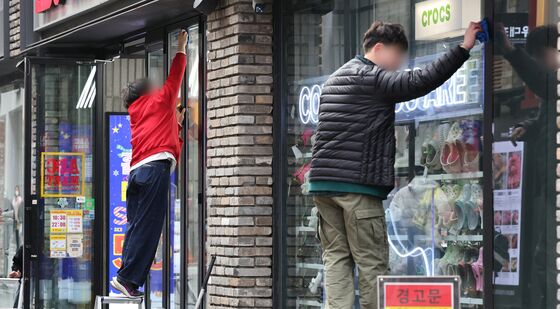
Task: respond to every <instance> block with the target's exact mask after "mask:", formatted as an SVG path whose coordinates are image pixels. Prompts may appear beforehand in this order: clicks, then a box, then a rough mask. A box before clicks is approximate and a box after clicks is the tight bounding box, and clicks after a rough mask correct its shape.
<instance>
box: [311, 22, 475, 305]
mask: <svg viewBox="0 0 560 309" xmlns="http://www.w3.org/2000/svg"><path fill="white" fill-rule="evenodd" d="M479 31H481V28H480V25H479V24H478V23H471V24H470V25H469V28H468V29H467V31H466V33H465V37H464V41H463V44H461V45H460V46H455V47H452V48H450V49H449V50H448V51H447V53H445V54H444V55H443V56H441V57H440V58H439V59H437V60H436V61H434V62H433V63H432V64H430V65H428V66H427V67H426V68H425V69H423V70H414V71H401V72H397V71H396V70H398V69H399V68H400V67H401V66H402V64H403V61H404V59H405V53H406V51H407V49H408V41H407V38H406V35H405V33H404V28H403V27H402V26H401V25H397V24H387V23H382V22H374V23H373V24H372V25H371V27H370V28H369V30H368V31H367V32H366V33H365V35H364V44H363V46H364V50H365V56H357V57H356V58H354V59H352V60H350V61H349V62H347V63H346V64H344V65H343V66H342V67H341V68H340V69H338V70H337V71H336V72H335V73H334V74H332V75H331V76H330V77H329V79H328V80H327V81H326V83H325V85H324V87H323V91H322V95H321V104H320V108H319V124H318V126H317V132H316V143H315V145H314V148H313V158H312V161H311V171H310V174H309V180H310V183H309V188H310V191H311V192H312V193H313V194H314V195H315V204H316V206H317V209H318V210H319V219H320V221H319V222H320V223H319V236H320V238H321V244H322V246H323V251H324V253H323V262H324V264H325V268H326V283H325V285H326V290H327V304H328V306H327V308H329V309H350V308H352V307H353V304H354V298H355V297H354V280H353V278H354V275H353V269H354V265H356V266H357V267H358V271H359V286H360V305H361V308H362V309H370V308H377V287H376V285H377V276H379V275H383V274H385V273H386V272H387V269H388V260H389V248H388V242H387V227H386V225H385V216H384V211H383V206H382V203H381V202H382V200H384V199H385V198H386V197H387V194H388V193H389V192H390V191H391V190H392V189H393V186H394V181H395V180H394V163H395V104H397V103H399V102H405V101H409V100H412V99H415V98H418V97H422V96H424V95H426V94H428V93H430V92H431V91H433V90H434V89H436V88H437V87H439V86H440V85H442V84H443V83H444V82H445V81H446V80H448V79H449V78H450V77H451V76H452V75H453V74H454V73H455V72H456V71H457V70H458V69H459V68H460V67H461V66H462V65H463V63H464V62H465V61H466V60H467V59H468V58H469V51H470V49H472V48H473V46H474V44H475V39H476V33H478V32H479ZM413 206H414V205H411V207H413Z"/></svg>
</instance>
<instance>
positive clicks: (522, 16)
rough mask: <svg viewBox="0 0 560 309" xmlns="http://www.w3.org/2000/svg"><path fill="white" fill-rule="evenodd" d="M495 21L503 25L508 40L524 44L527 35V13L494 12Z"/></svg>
mask: <svg viewBox="0 0 560 309" xmlns="http://www.w3.org/2000/svg"><path fill="white" fill-rule="evenodd" d="M495 23H498V24H501V25H502V26H503V27H504V30H505V32H506V35H507V37H508V39H509V41H510V42H511V43H513V44H525V43H526V42H527V36H528V35H529V14H528V13H505V14H496V17H495Z"/></svg>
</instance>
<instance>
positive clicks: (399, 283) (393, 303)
mask: <svg viewBox="0 0 560 309" xmlns="http://www.w3.org/2000/svg"><path fill="white" fill-rule="evenodd" d="M378 286H379V308H380V309H428V308H430V309H459V308H460V307H459V298H460V294H459V277H406V276H405V277H396V276H395V277H392V276H382V277H379V278H378Z"/></svg>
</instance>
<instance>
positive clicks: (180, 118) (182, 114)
mask: <svg viewBox="0 0 560 309" xmlns="http://www.w3.org/2000/svg"><path fill="white" fill-rule="evenodd" d="M186 111H187V109H186V108H183V110H181V111H179V110H178V109H177V110H175V117H176V118H177V124H178V125H179V126H181V127H183V121H185V112H186Z"/></svg>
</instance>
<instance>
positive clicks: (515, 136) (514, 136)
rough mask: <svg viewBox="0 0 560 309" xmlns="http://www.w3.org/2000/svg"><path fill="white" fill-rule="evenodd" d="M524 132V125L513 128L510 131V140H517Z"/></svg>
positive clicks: (525, 131)
mask: <svg viewBox="0 0 560 309" xmlns="http://www.w3.org/2000/svg"><path fill="white" fill-rule="evenodd" d="M525 133H527V130H525V128H524V127H517V128H515V129H514V130H513V132H512V133H511V141H512V142H514V143H515V142H517V141H518V140H520V139H522V138H523V136H525Z"/></svg>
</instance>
